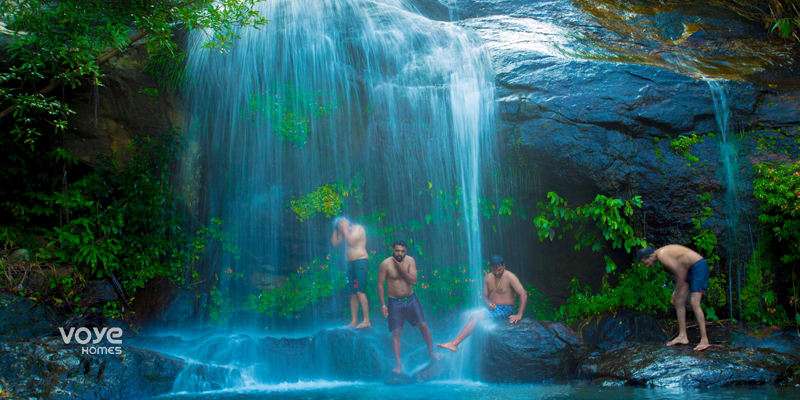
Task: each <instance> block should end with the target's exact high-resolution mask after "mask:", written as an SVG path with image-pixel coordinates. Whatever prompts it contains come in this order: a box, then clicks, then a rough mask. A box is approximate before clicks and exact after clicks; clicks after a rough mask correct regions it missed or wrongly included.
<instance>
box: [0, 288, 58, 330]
mask: <svg viewBox="0 0 800 400" xmlns="http://www.w3.org/2000/svg"><path fill="white" fill-rule="evenodd" d="M58 322H59V319H58V316H57V314H56V313H55V311H53V310H52V309H50V308H49V307H47V306H45V305H41V304H37V303H36V302H35V301H33V300H31V299H28V298H25V297H20V296H17V295H15V294H10V293H0V341H8V340H25V339H31V338H34V337H38V336H41V335H47V334H50V333H52V332H54V331H55V329H56V325H57V324H58Z"/></svg>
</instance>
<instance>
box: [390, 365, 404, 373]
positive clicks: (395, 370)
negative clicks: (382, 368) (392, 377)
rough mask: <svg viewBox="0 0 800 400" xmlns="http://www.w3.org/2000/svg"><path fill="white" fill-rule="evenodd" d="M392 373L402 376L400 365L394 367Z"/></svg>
mask: <svg viewBox="0 0 800 400" xmlns="http://www.w3.org/2000/svg"><path fill="white" fill-rule="evenodd" d="M392 372H394V373H395V374H402V373H403V366H402V365H398V366H396V367H394V369H393V370H392Z"/></svg>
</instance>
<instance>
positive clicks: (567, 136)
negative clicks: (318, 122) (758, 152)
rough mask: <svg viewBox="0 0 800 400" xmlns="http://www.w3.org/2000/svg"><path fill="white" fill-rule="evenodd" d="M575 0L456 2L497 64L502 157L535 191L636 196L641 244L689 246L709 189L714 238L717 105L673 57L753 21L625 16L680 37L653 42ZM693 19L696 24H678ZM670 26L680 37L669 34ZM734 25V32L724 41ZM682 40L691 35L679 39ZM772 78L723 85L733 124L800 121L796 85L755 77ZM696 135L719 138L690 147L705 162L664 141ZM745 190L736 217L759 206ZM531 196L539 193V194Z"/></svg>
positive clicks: (714, 15)
mask: <svg viewBox="0 0 800 400" xmlns="http://www.w3.org/2000/svg"><path fill="white" fill-rule="evenodd" d="M577 3H580V2H571V1H567V0H551V1H534V2H530V1H498V0H477V1H458V2H455V6H456V7H455V8H456V9H457V11H456V12H455V14H456V15H457V16H458V18H459V21H458V24H459V25H461V26H463V27H465V28H467V29H470V30H472V31H474V32H475V33H476V34H477V35H478V36H479V37H481V38H482V39H483V40H484V42H485V43H486V49H487V50H488V52H489V53H490V56H491V58H492V60H493V66H494V68H495V72H496V83H497V99H498V106H499V117H500V127H499V128H500V134H501V136H502V137H503V139H504V140H505V141H506V143H507V144H508V145H509V149H510V150H509V153H517V154H516V155H515V157H513V158H517V159H521V160H522V163H521V164H522V165H521V166H520V169H521V172H520V173H522V174H532V175H534V176H536V177H537V178H538V179H539V180H540V182H542V185H541V186H542V188H541V189H540V190H541V191H542V192H546V191H549V190H555V191H557V192H559V193H573V194H575V198H589V199H591V198H592V197H593V195H594V194H595V193H598V192H600V193H604V194H609V195H612V196H621V197H628V196H630V194H631V193H634V194H639V195H641V196H642V198H643V199H644V201H645V211H646V224H647V226H648V228H647V236H648V240H649V241H652V242H655V243H667V242H682V241H686V240H687V238H688V236H687V235H686V234H685V232H684V231H686V230H688V229H690V228H691V218H692V217H694V216H696V215H697V214H698V210H700V209H701V208H702V205H701V204H700V202H699V201H698V199H697V198H696V197H695V195H696V194H700V193H704V192H711V193H712V194H713V197H712V207H714V209H715V216H713V217H712V218H711V219H710V220H709V221H708V223H709V225H710V226H711V227H713V228H714V229H715V231H717V233H718V234H719V233H720V231H722V230H723V229H724V227H725V223H724V221H725V220H724V218H725V217H726V213H727V212H728V211H727V210H726V209H725V207H724V204H723V201H722V200H723V197H724V186H723V184H722V183H721V178H720V177H719V176H718V175H717V174H716V173H715V171H716V170H717V169H718V165H719V163H720V157H719V144H718V138H719V129H718V127H717V122H716V120H715V109H714V103H713V101H712V97H711V90H710V88H709V86H708V84H707V83H706V82H704V81H702V80H699V79H696V78H695V77H696V76H698V74H696V73H694V72H692V70H691V69H690V68H686V67H685V65H683V61H681V60H683V59H684V58H685V59H686V60H684V61H686V62H689V61H691V62H697V60H702V58H701V57H700V56H701V55H705V53H702V52H703V51H707V52H712V53H713V52H714V51H715V50H713V51H712V50H709V49H711V48H712V47H714V46H708V45H707V44H708V43H711V42H714V43H716V42H715V41H717V42H723V43H724V42H726V41H727V42H729V41H732V40H738V39H741V38H745V39H747V38H750V37H756V36H757V35H756V33H754V32H756V31H759V30H758V29H757V28H758V27H755V28H754V27H753V26H751V24H750V23H748V22H746V21H743V20H741V19H737V17H736V16H735V15H734V14H732V13H723V12H716V11H714V10H710V11H709V10H706V11H704V10H700V9H697V7H694V8H693V9H681V8H676V9H671V10H668V11H664V12H654V13H653V14H652V15H646V16H642V17H641V18H640V17H636V18H633V19H631V21H630V23H645V22H646V21H643V19H647V20H648V21H650V20H652V21H651V22H652V26H653V27H655V28H658V29H661V31H660V32H661V34H663V36H664V37H666V38H669V39H670V40H673V41H678V40H683V41H681V42H680V43H678V44H675V43H666V42H665V43H666V44H665V43H659V44H658V46H655V45H654V46H649V45H648V43H650V42H647V40H649V39H642V38H638V37H636V36H635V35H631V37H624V36H621V35H619V34H618V33H616V32H614V31H612V30H610V28H609V24H608V21H601V20H599V19H598V18H597V16H595V15H590V14H589V13H587V12H586V10H584V9H581V8H579V7H578V6H576V4H577ZM646 4H648V3H645V5H646ZM653 7H654V8H656V7H657V5H655V4H654V5H653ZM695 9H696V10H695ZM609 16H613V15H611V14H609ZM691 24H700V25H702V26H703V29H702V30H699V31H683V29H684V28H683V27H684V26H687V25H691ZM678 28H680V32H678V31H675V30H676V29H678ZM673 31H675V32H673ZM737 32H738V33H741V34H740V35H739V36H737V37H735V38H731V37H728V36H731V35H733V36H736V35H737ZM761 32H762V35H763V30H761ZM683 35H688V36H687V37H685V38H683V39H681V37H682V36H683ZM726 35H727V36H726ZM615 38H616V39H615ZM612 39H615V40H617V41H620V42H625V43H626V44H625V46H626V47H625V49H626V51H628V54H622V53H619V54H615V53H613V51H614V50H609V49H605V50H603V51H606V52H607V53H605V55H606V57H605V58H603V57H594V56H591V57H590V56H587V55H589V54H595V55H597V54H600V53H602V51H598V50H599V48H598V47H597V46H598V42H600V44H602V42H603V41H607V42H611V41H612ZM637 40H639V41H640V43H637ZM628 42H630V43H628ZM614 43H616V41H615V42H614ZM765 43H766V41H765ZM659 46H665V47H664V49H662V48H661V47H659ZM647 48H650V49H651V50H652V54H648V53H647V52H646V51H645V49H647ZM654 48H655V50H653V49H654ZM665 49H666V50H665ZM665 51H666V54H665V53H664V52H665ZM670 52H674V54H672V53H670ZM693 52H697V53H693ZM673 56H674V57H673ZM709 56H713V57H724V56H725V55H720V54H709ZM670 57H673V58H675V60H674V63H673V64H670V63H669V62H668V61H669V60H670ZM689 58H691V60H689ZM648 60H649V61H648ZM620 61H622V62H620ZM651 61H652V62H651ZM736 63H737V62H733V64H736ZM645 64H646V65H645ZM651 65H660V66H661V67H657V66H651ZM672 65H674V66H675V68H671V66H672ZM692 65H694V64H692ZM681 68H683V70H682V69H681ZM756 69H757V68H756ZM770 74H772V72H761V73H759V74H757V75H758V77H757V78H754V79H752V80H751V82H754V83H747V82H726V83H725V84H724V85H725V88H726V92H727V98H728V99H727V100H728V104H729V105H730V116H731V123H732V124H734V125H735V126H736V127H737V129H739V130H741V128H742V127H744V128H745V129H750V128H759V129H760V127H762V126H763V127H770V128H785V129H787V130H788V129H790V130H792V131H794V129H795V127H796V126H797V125H798V124H800V92H798V91H797V90H796V89H791V87H792V86H794V87H797V86H800V85H799V84H798V82H797V80H795V81H796V82H795V84H794V85H788V84H787V85H781V86H780V87H779V88H777V89H776V88H775V85H773V87H772V88H771V87H768V86H767V85H765V84H760V83H759V82H760V81H762V80H763V78H764V77H765V76H766V77H769V76H772V75H770ZM754 76H755V75H754ZM766 80H767V81H770V82H772V83H774V82H773V81H771V80H770V79H769V78H767V79H766ZM692 132H696V133H698V134H700V135H703V134H706V133H708V132H715V133H717V136H716V138H713V139H707V140H706V141H705V143H703V144H698V145H695V146H693V147H692V153H693V154H694V155H697V156H698V157H699V158H700V159H701V160H703V161H705V162H706V164H707V165H708V168H697V165H694V166H687V165H686V159H685V158H683V157H682V154H676V153H675V152H673V151H672V150H671V149H670V147H669V141H670V138H676V137H678V135H689V134H691V133H692ZM753 151H755V144H754V142H753V140H744V141H743V142H742V144H741V149H740V153H739V154H740V156H739V160H740V166H739V172H740V173H741V176H740V178H741V180H742V181H747V180H748V178H749V176H748V175H749V173H750V169H751V168H750V164H749V153H751V152H753ZM520 190H521V191H523V192H525V191H531V190H532V188H520ZM750 192H751V188H749V187H748V186H747V185H744V186H743V187H741V188H740V196H739V198H740V203H741V204H740V205H741V209H742V211H741V212H742V214H741V216H740V219H741V220H743V221H748V220H752V218H753V216H754V213H755V211H756V204H755V202H754V201H753V199H752V196H751V195H750ZM531 196H532V197H534V198H538V199H540V200H541V199H543V194H542V193H539V194H535V193H532V194H531ZM741 237H745V236H741Z"/></svg>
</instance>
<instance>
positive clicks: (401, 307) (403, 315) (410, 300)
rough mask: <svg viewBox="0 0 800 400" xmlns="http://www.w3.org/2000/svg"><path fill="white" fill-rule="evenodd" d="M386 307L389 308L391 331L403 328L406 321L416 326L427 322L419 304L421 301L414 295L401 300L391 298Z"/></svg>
mask: <svg viewBox="0 0 800 400" xmlns="http://www.w3.org/2000/svg"><path fill="white" fill-rule="evenodd" d="M386 307H387V308H389V331H393V330H395V329H397V328H402V327H403V323H404V322H405V321H408V323H409V324H411V325H414V326H416V325H417V324H418V323H420V322H425V315H424V314H423V313H422V305H421V304H419V299H418V298H417V295H416V294H414V293H411V294H410V295H408V296H406V297H403V298H401V299H393V298H391V297H390V298H389V303H388V304H387V305H386Z"/></svg>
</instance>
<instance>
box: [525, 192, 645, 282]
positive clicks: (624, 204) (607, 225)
mask: <svg viewBox="0 0 800 400" xmlns="http://www.w3.org/2000/svg"><path fill="white" fill-rule="evenodd" d="M547 198H548V199H549V200H550V201H549V202H548V203H547V204H543V203H541V202H539V203H538V204H537V205H538V207H539V208H540V209H541V211H540V213H539V216H537V217H536V218H534V219H533V223H534V225H535V226H536V228H537V230H538V231H537V233H538V235H539V240H540V241H544V239H549V240H551V241H552V240H553V239H556V238H557V239H559V240H561V239H563V237H564V234H565V233H567V232H572V234H573V237H574V239H575V242H576V244H575V246H574V248H575V250H580V249H581V247H590V248H591V249H592V251H602V250H604V249H605V248H606V243H610V245H611V247H612V248H615V249H619V248H624V249H625V251H626V252H628V253H630V251H631V249H632V248H634V247H644V246H645V244H646V242H645V240H644V239H642V238H640V237H637V236H636V234H635V232H634V230H633V227H632V226H631V224H630V222H628V219H629V218H631V217H632V216H633V211H634V209H636V208H641V207H642V199H641V197H639V196H634V197H633V198H632V199H630V200H621V199H614V198H610V197H608V196H605V195H602V194H598V195H597V196H596V197H595V199H594V200H593V201H592V202H591V203H589V204H585V205H583V206H579V207H575V208H570V207H569V206H568V204H567V201H566V200H564V199H563V198H561V197H560V196H559V195H558V194H556V193H555V192H548V193H547ZM604 258H605V260H606V272H607V273H612V272H614V271H615V270H616V268H617V266H616V264H615V263H614V261H613V260H611V258H610V257H608V256H607V255H604Z"/></svg>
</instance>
